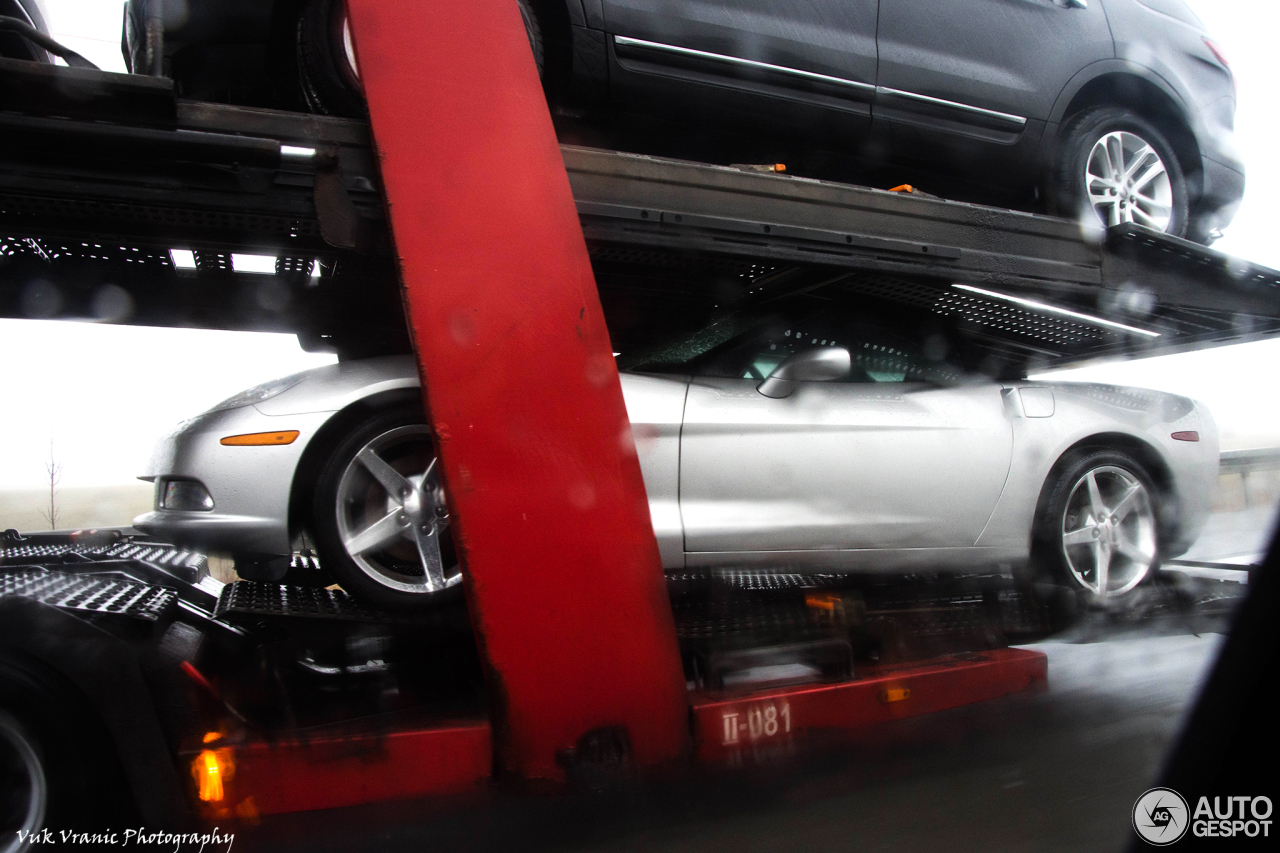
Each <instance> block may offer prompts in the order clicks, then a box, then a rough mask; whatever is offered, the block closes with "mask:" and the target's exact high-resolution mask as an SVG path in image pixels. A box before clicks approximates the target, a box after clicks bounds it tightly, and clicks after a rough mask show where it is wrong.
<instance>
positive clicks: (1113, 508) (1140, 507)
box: [1035, 450, 1160, 600]
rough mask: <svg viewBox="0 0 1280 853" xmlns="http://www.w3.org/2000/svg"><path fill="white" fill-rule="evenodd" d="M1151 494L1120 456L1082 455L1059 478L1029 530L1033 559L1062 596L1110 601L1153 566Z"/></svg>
mask: <svg viewBox="0 0 1280 853" xmlns="http://www.w3.org/2000/svg"><path fill="white" fill-rule="evenodd" d="M1158 499H1159V496H1158V492H1157V491H1156V489H1155V486H1154V485H1153V483H1152V481H1151V478H1150V476H1149V475H1148V474H1147V472H1146V470H1145V469H1144V468H1143V467H1142V466H1141V465H1140V464H1139V463H1138V462H1137V461H1135V460H1134V459H1132V458H1131V457H1129V456H1128V455H1127V454H1125V453H1121V452H1119V451H1111V450H1099V451H1092V452H1090V453H1087V454H1084V455H1082V456H1080V457H1078V458H1076V459H1075V460H1074V461H1072V462H1071V463H1070V464H1068V465H1066V466H1065V468H1064V469H1062V470H1061V472H1060V473H1059V474H1058V476H1057V478H1056V479H1055V480H1054V481H1053V483H1052V485H1051V487H1050V491H1049V493H1048V500H1047V501H1046V502H1045V503H1044V504H1043V505H1042V509H1041V514H1040V517H1039V519H1038V520H1037V524H1036V537H1035V538H1036V542H1035V545H1036V552H1037V553H1036V557H1037V560H1038V561H1039V562H1040V563H1042V564H1043V565H1044V567H1045V568H1047V569H1048V570H1049V571H1050V572H1051V573H1052V574H1053V575H1054V576H1055V578H1056V580H1057V581H1058V582H1059V583H1061V584H1064V585H1065V586H1066V587H1068V588H1069V589H1072V590H1074V591H1076V592H1078V593H1083V594H1085V595H1086V596H1088V597H1091V598H1093V599H1096V600H1105V599H1114V598H1118V597H1120V596H1123V595H1124V594H1125V593H1127V592H1129V591H1130V590H1132V589H1134V588H1135V587H1137V586H1138V585H1139V584H1141V583H1143V582H1144V581H1146V580H1148V579H1149V578H1151V577H1153V576H1154V574H1155V571H1156V569H1157V567H1158V566H1159V563H1160V541H1159V540H1160V526H1159V506H1158Z"/></svg>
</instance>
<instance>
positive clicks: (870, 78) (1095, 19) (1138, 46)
mask: <svg viewBox="0 0 1280 853" xmlns="http://www.w3.org/2000/svg"><path fill="white" fill-rule="evenodd" d="M512 2H515V3H517V4H518V6H519V8H520V12H521V14H522V15H523V17H524V22H525V27H526V31H527V32H528V34H529V39H530V42H531V44H532V45H533V48H534V55H535V58H536V59H537V61H538V65H539V70H540V71H541V73H542V75H543V80H544V84H545V86H546V89H547V93H548V96H549V98H550V99H551V101H552V103H553V105H554V106H556V107H557V111H558V112H559V113H560V114H561V115H589V114H601V113H607V114H613V115H618V114H640V115H648V116H657V115H661V117H662V118H663V119H664V120H668V121H669V120H670V119H671V118H672V117H675V125H676V126H677V127H678V126H679V125H680V124H681V123H682V122H683V126H684V127H685V128H686V129H687V130H688V132H689V133H690V134H692V135H697V134H705V133H707V132H708V131H709V130H714V131H717V132H719V131H729V132H738V133H739V134H741V132H742V131H743V130H747V131H752V132H755V133H758V134H763V137H761V138H766V139H768V140H771V141H770V142H769V143H767V144H766V145H765V146H764V150H768V151H775V150H776V151H778V152H779V153H782V152H786V151H790V150H795V147H796V146H797V145H801V144H803V145H808V146H811V147H816V148H820V149H822V150H824V151H826V152H836V153H837V154H838V155H840V156H842V157H845V158H847V159H848V160H851V161H857V162H863V163H880V164H886V163H891V164H900V165H901V166H902V167H904V168H906V169H911V168H928V169H932V170H933V171H934V172H935V173H943V172H947V171H949V172H950V173H951V174H953V175H957V176H959V177H962V178H964V179H966V180H968V181H970V182H971V183H975V184H988V185H1000V186H1003V187H1004V188H1005V189H1006V190H1011V191H1013V192H1014V193H1015V194H1019V193H1020V194H1021V196H1020V197H1021V198H1023V199H1025V200H1026V201H1027V202H1028V206H1033V207H1039V208H1042V209H1047V210H1050V211H1054V212H1057V213H1060V214H1063V215H1067V216H1076V215H1080V214H1081V213H1087V211H1088V210H1089V208H1090V207H1092V209H1093V210H1095V211H1097V213H1098V215H1099V216H1100V217H1101V219H1102V220H1103V221H1104V222H1107V223H1111V224H1115V223H1122V222H1136V223H1139V224H1141V225H1145V226H1148V227H1150V228H1154V229H1157V230H1160V231H1165V232H1168V233H1170V234H1175V235H1179V236H1187V237H1189V238H1191V239H1193V240H1197V241H1201V242H1209V241H1210V240H1212V239H1213V237H1214V236H1215V235H1216V233H1217V232H1218V230H1219V229H1221V228H1222V227H1224V226H1225V225H1226V224H1227V223H1228V222H1230V220H1231V217H1232V216H1233V215H1234V214H1235V211H1236V209H1237V207H1238V206H1239V203H1240V199H1241V197H1242V195H1243V193H1244V168H1243V165H1242V164H1241V162H1240V160H1239V157H1238V156H1237V154H1236V152H1235V150H1234V147H1233V144H1232V123H1233V119H1234V113H1235V90H1234V81H1233V78H1232V74H1231V69H1230V67H1229V66H1228V65H1227V61H1226V58H1225V57H1224V56H1223V53H1222V50H1221V48H1220V47H1218V46H1217V45H1216V44H1215V43H1214V42H1213V41H1212V40H1211V39H1210V38H1209V37H1208V35H1207V34H1206V32H1205V30H1204V27H1203V25H1202V24H1201V23H1200V22H1199V20H1198V19H1197V18H1196V17H1195V15H1194V14H1193V13H1192V12H1191V10H1190V9H1188V8H1187V6H1186V4H1185V3H1183V2H1182V0H803V2H802V1H801V0H512ZM157 4H160V5H163V4H162V0H130V2H129V14H128V16H127V21H126V53H127V55H128V57H129V59H130V67H131V68H134V69H135V70H138V71H143V70H147V69H146V68H144V67H143V66H144V65H145V64H146V63H145V60H144V57H146V56H152V57H156V56H159V57H163V60H162V62H161V64H160V65H159V66H158V67H157V66H156V65H155V63H154V62H153V64H152V66H151V68H152V69H153V70H159V71H162V72H163V73H166V74H169V75H171V76H173V77H174V78H175V79H176V80H177V82H178V84H179V86H180V87H181V88H182V91H183V92H184V94H187V95H188V96H190V97H201V98H211V99H216V100H228V101H232V102H237V103H248V104H258V105H264V106H268V105H269V106H278V107H293V108H300V109H309V110H314V111H318V112H329V113H337V114H358V113H359V112H360V110H361V109H362V106H361V99H360V95H359V73H358V69H357V68H356V65H355V61H354V57H353V55H352V51H351V47H350V37H349V33H348V32H347V29H346V24H345V19H344V12H343V5H342V3H341V0H274V2H268V0H188V2H186V3H182V4H170V5H178V6H181V8H182V10H183V14H182V15H181V17H180V18H179V17H175V16H170V20H169V21H168V22H167V24H166V27H165V28H164V31H163V38H164V44H163V45H157V44H155V43H154V41H155V39H156V38H157V37H158V36H156V35H152V36H150V38H151V39H152V41H151V43H148V41H147V39H148V35H147V33H148V30H147V27H146V23H145V22H146V20H147V15H148V14H149V11H148V10H149V8H152V9H153V8H158V5H157ZM151 14H160V15H161V17H163V13H156V12H154V11H152V12H151ZM151 32H153V33H154V32H155V29H154V28H153V29H152V31H151ZM682 117H683V118H682ZM725 138H727V137H725ZM772 140H778V142H777V143H776V144H775V143H774V142H772ZM788 140H789V141H788ZM623 144H625V143H623ZM769 145H774V146H775V147H772V148H770V147H768V146H769ZM788 146H790V147H788ZM759 149H760V146H757V150H759ZM732 156H733V154H730V153H728V152H727V151H726V158H731V157H732ZM897 174H910V172H909V171H907V172H898V173H897ZM958 186H960V187H961V188H960V189H958V190H954V189H953V190H951V191H950V192H949V193H948V194H951V195H964V193H965V190H964V189H963V184H959V185H958ZM949 189H951V188H949ZM1015 203H1016V202H1015Z"/></svg>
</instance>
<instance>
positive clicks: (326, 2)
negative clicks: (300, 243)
mask: <svg viewBox="0 0 1280 853" xmlns="http://www.w3.org/2000/svg"><path fill="white" fill-rule="evenodd" d="M516 3H517V4H518V5H519V7H520V17H521V19H522V20H523V21H524V29H525V34H526V35H527V36H528V37H529V46H530V47H531V48H532V49H533V58H534V62H535V63H536V64H537V66H538V77H539V78H541V77H542V74H543V66H544V63H545V59H544V56H545V48H544V45H543V38H542V27H541V25H540V24H539V23H538V17H537V15H535V14H534V11H533V7H532V6H531V5H530V4H529V2H528V0H516ZM297 64H298V84H299V88H300V89H301V94H302V100H303V102H304V103H305V104H306V105H307V108H308V109H310V110H311V111H312V112H315V113H320V114H322V115H335V116H346V117H348V118H360V117H363V116H364V115H365V113H366V110H365V103H364V94H363V93H362V92H361V89H360V74H359V70H358V69H357V68H356V66H355V64H354V60H353V59H351V58H350V56H349V54H348V51H347V40H346V10H345V5H344V3H343V2H342V0H309V2H307V3H306V5H304V6H303V8H302V13H301V14H300V15H299V16H298V38H297Z"/></svg>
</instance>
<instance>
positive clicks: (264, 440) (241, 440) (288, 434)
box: [218, 429, 299, 447]
mask: <svg viewBox="0 0 1280 853" xmlns="http://www.w3.org/2000/svg"><path fill="white" fill-rule="evenodd" d="M298 435H299V433H298V431H297V430H296V429H286V430H281V431H280V432H250V433H245V434H244V435H229V436H227V437H226V438H224V439H222V440H221V441H220V442H218V443H219V444H225V445H227V446H228V447H272V446H275V445H280V444H293V442H294V441H295V440H296V439H297V438H298Z"/></svg>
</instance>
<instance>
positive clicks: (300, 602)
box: [215, 581, 394, 622]
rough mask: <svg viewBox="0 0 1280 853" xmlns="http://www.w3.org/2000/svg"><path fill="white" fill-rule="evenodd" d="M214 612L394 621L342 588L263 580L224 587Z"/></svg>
mask: <svg viewBox="0 0 1280 853" xmlns="http://www.w3.org/2000/svg"><path fill="white" fill-rule="evenodd" d="M215 612H216V614H217V615H218V616H224V617H229V618H234V617H237V616H239V617H243V618H261V617H263V616H288V617H303V618H313V619H343V620H353V621H360V622H386V621H388V620H390V619H392V618H394V617H392V616H390V615H388V614H386V613H383V612H381V611H378V610H373V609H372V608H369V607H365V606H364V605H362V604H360V603H359V602H358V601H356V600H355V599H354V598H352V597H351V596H350V595H348V594H347V593H345V592H343V591H342V590H339V589H324V588H319V587H310V586H288V585H285V584H274V583H263V582H260V581H235V582H234V583H229V584H227V585H226V586H224V587H223V588H222V594H221V595H220V596H219V597H218V607H217V610H216V611H215Z"/></svg>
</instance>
